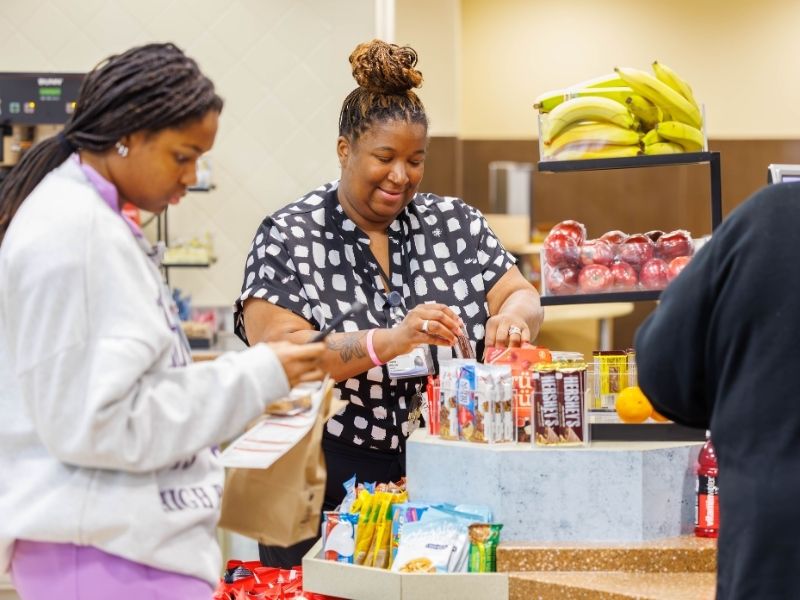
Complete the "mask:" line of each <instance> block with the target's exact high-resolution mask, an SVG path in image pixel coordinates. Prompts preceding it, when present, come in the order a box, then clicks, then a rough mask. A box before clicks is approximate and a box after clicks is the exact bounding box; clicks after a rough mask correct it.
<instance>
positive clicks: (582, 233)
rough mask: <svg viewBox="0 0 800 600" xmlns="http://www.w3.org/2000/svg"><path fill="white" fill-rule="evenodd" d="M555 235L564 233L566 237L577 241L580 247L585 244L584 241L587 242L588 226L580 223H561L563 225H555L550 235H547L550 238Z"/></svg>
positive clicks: (569, 221)
mask: <svg viewBox="0 0 800 600" xmlns="http://www.w3.org/2000/svg"><path fill="white" fill-rule="evenodd" d="M554 233H563V234H564V235H566V236H568V237H571V238H572V239H573V240H575V242H576V243H577V244H578V246H580V245H581V244H583V242H584V240H586V226H585V225H584V224H583V223H580V222H579V221H573V220H567V221H561V223H557V224H556V225H554V226H553V228H552V229H551V230H550V233H548V234H547V235H548V236H550V235H552V234H554Z"/></svg>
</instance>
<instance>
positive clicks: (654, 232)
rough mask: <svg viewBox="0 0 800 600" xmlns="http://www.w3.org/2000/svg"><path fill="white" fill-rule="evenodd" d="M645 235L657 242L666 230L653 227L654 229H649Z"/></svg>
mask: <svg viewBox="0 0 800 600" xmlns="http://www.w3.org/2000/svg"><path fill="white" fill-rule="evenodd" d="M645 235H646V236H647V237H649V238H650V239H651V240H653V241H654V242H657V241H658V238H660V237H661V236H662V235H664V232H663V231H661V230H660V229H653V230H652V231H648V232H647V233H645Z"/></svg>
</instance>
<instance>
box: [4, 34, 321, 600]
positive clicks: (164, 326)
mask: <svg viewBox="0 0 800 600" xmlns="http://www.w3.org/2000/svg"><path fill="white" fill-rule="evenodd" d="M221 110H222V100H221V99H220V97H219V96H218V95H217V94H216V93H215V91H214V86H213V84H212V82H211V81H210V80H209V79H208V78H207V77H205V76H204V75H203V74H202V73H201V72H200V70H199V68H198V66H197V64H196V63H195V61H194V60H192V59H191V58H189V57H187V56H186V55H185V54H184V53H183V52H182V51H181V50H180V49H178V48H176V47H175V46H173V45H171V44H150V45H146V46H141V47H137V48H133V49H131V50H129V51H127V52H124V53H123V54H120V55H116V56H112V57H111V58H109V59H108V60H107V61H105V62H104V63H102V64H100V65H98V67H96V68H95V69H94V70H93V71H92V72H90V73H89V74H88V75H87V76H86V79H85V80H84V82H83V85H82V88H81V91H80V95H79V98H78V101H77V107H76V109H75V113H74V114H73V115H72V117H71V118H70V120H69V122H68V123H67V124H66V126H65V128H64V130H63V131H62V132H61V133H60V134H59V135H58V136H57V137H55V138H51V139H49V140H45V141H43V142H41V143H40V144H38V145H37V146H35V147H34V148H32V149H31V150H30V151H29V152H27V153H26V154H25V156H24V157H23V159H22V161H21V162H20V163H19V164H18V165H17V166H16V167H15V168H14V170H12V171H11V173H10V174H9V175H8V177H7V178H6V179H5V181H4V182H3V184H2V187H0V414H2V419H0V570H5V569H8V568H9V567H10V570H11V574H12V578H13V581H14V583H15V585H16V587H17V590H18V592H19V594H20V595H21V597H22V598H23V599H24V600H38V599H43V598H52V597H54V594H55V595H57V596H58V597H59V598H60V599H69V600H94V599H98V600H100V599H103V600H106V599H108V598H115V599H116V600H119V599H134V598H136V599H137V600H138V599H142V598H147V599H150V598H159V599H160V598H165V599H166V598H170V599H173V598H181V599H182V600H196V599H197V600H199V599H201V598H202V599H203V600H208V599H209V598H210V596H211V590H212V586H213V584H214V582H215V581H216V579H217V578H218V576H219V572H220V553H219V549H218V547H217V543H216V538H215V526H216V522H217V518H218V509H219V504H220V497H221V493H222V484H223V471H222V467H221V466H220V465H219V463H218V460H217V456H216V450H215V446H216V444H218V443H220V442H223V441H225V440H226V439H229V438H231V437H233V436H235V435H236V434H237V433H238V432H240V431H241V430H242V429H243V428H244V427H245V425H246V424H247V423H248V421H250V420H252V419H253V418H255V417H256V416H258V415H259V414H260V413H261V412H263V410H264V408H265V406H266V405H267V404H269V403H270V402H271V401H273V400H275V399H277V398H279V397H281V396H283V395H284V394H286V393H287V392H288V391H289V389H290V387H291V386H292V385H294V384H295V383H298V382H300V381H306V380H313V379H318V378H320V376H321V372H320V371H319V369H318V361H319V357H320V353H321V352H322V350H323V345H322V344H307V345H293V344H288V343H283V344H269V345H268V344H258V345H256V346H254V347H253V348H250V349H248V350H246V351H244V352H241V353H229V354H226V355H223V356H222V357H221V358H219V359H218V360H216V361H212V362H204V363H198V364H191V356H190V353H189V350H188V346H187V344H186V342H185V338H184V337H183V335H182V332H181V329H180V326H179V323H178V320H177V315H176V310H175V307H174V304H173V302H172V300H171V298H170V294H169V291H168V290H167V289H166V287H165V286H164V284H163V282H162V278H161V275H160V272H159V269H158V263H157V260H158V257H157V253H156V252H155V251H154V249H153V248H152V247H151V245H150V244H149V243H148V242H147V240H146V239H145V238H144V236H143V235H142V232H141V231H140V230H139V228H138V227H137V226H136V225H135V224H133V223H132V222H130V221H128V220H127V219H126V218H125V217H124V216H123V215H122V213H121V211H120V207H121V205H122V204H123V203H124V202H130V203H132V204H134V205H136V206H138V207H139V208H141V209H143V210H146V211H149V212H152V213H160V212H162V211H163V210H164V209H165V208H166V207H167V206H168V205H169V204H174V203H177V202H178V201H179V200H180V198H181V196H183V195H184V193H185V192H186V189H187V188H188V187H189V186H191V185H192V184H193V183H194V182H195V163H196V161H197V159H198V158H199V157H200V156H201V155H202V154H203V153H204V152H206V151H208V150H209V149H210V148H211V146H212V145H213V142H214V138H215V135H216V132H217V121H218V117H219V114H220V111H221ZM265 493H269V491H268V490H265Z"/></svg>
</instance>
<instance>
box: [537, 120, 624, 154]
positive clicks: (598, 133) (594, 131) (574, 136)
mask: <svg viewBox="0 0 800 600" xmlns="http://www.w3.org/2000/svg"><path fill="white" fill-rule="evenodd" d="M638 143H639V133H638V132H636V131H634V130H633V129H625V128H624V127H619V126H617V125H613V124H612V123H591V122H589V123H578V124H575V125H572V126H570V127H568V128H567V129H565V130H564V131H563V132H561V133H560V134H559V135H558V136H556V137H555V138H554V139H553V141H552V142H551V143H550V144H549V146H548V147H547V149H548V153H549V154H555V153H557V152H558V151H559V150H561V149H562V148H563V147H564V146H566V145H568V144H574V145H578V144H584V145H586V146H596V145H598V144H599V145H607V144H615V145H619V146H629V145H631V144H638Z"/></svg>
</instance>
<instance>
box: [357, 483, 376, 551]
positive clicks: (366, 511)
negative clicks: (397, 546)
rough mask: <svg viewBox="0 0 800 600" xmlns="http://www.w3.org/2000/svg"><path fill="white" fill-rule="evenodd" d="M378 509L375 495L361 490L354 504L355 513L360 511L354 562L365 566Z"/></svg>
mask: <svg viewBox="0 0 800 600" xmlns="http://www.w3.org/2000/svg"><path fill="white" fill-rule="evenodd" d="M377 510H378V507H377V506H376V502H375V495H374V494H371V493H370V492H369V490H367V489H361V490H360V491H359V492H358V497H357V499H356V501H355V503H354V504H353V511H354V512H355V511H358V525H357V526H356V548H355V554H354V556H353V562H354V563H355V564H357V565H363V564H364V560H365V559H366V558H367V553H368V552H369V547H370V545H371V544H372V535H373V533H374V532H375V523H374V522H373V521H372V513H373V511H377Z"/></svg>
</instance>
